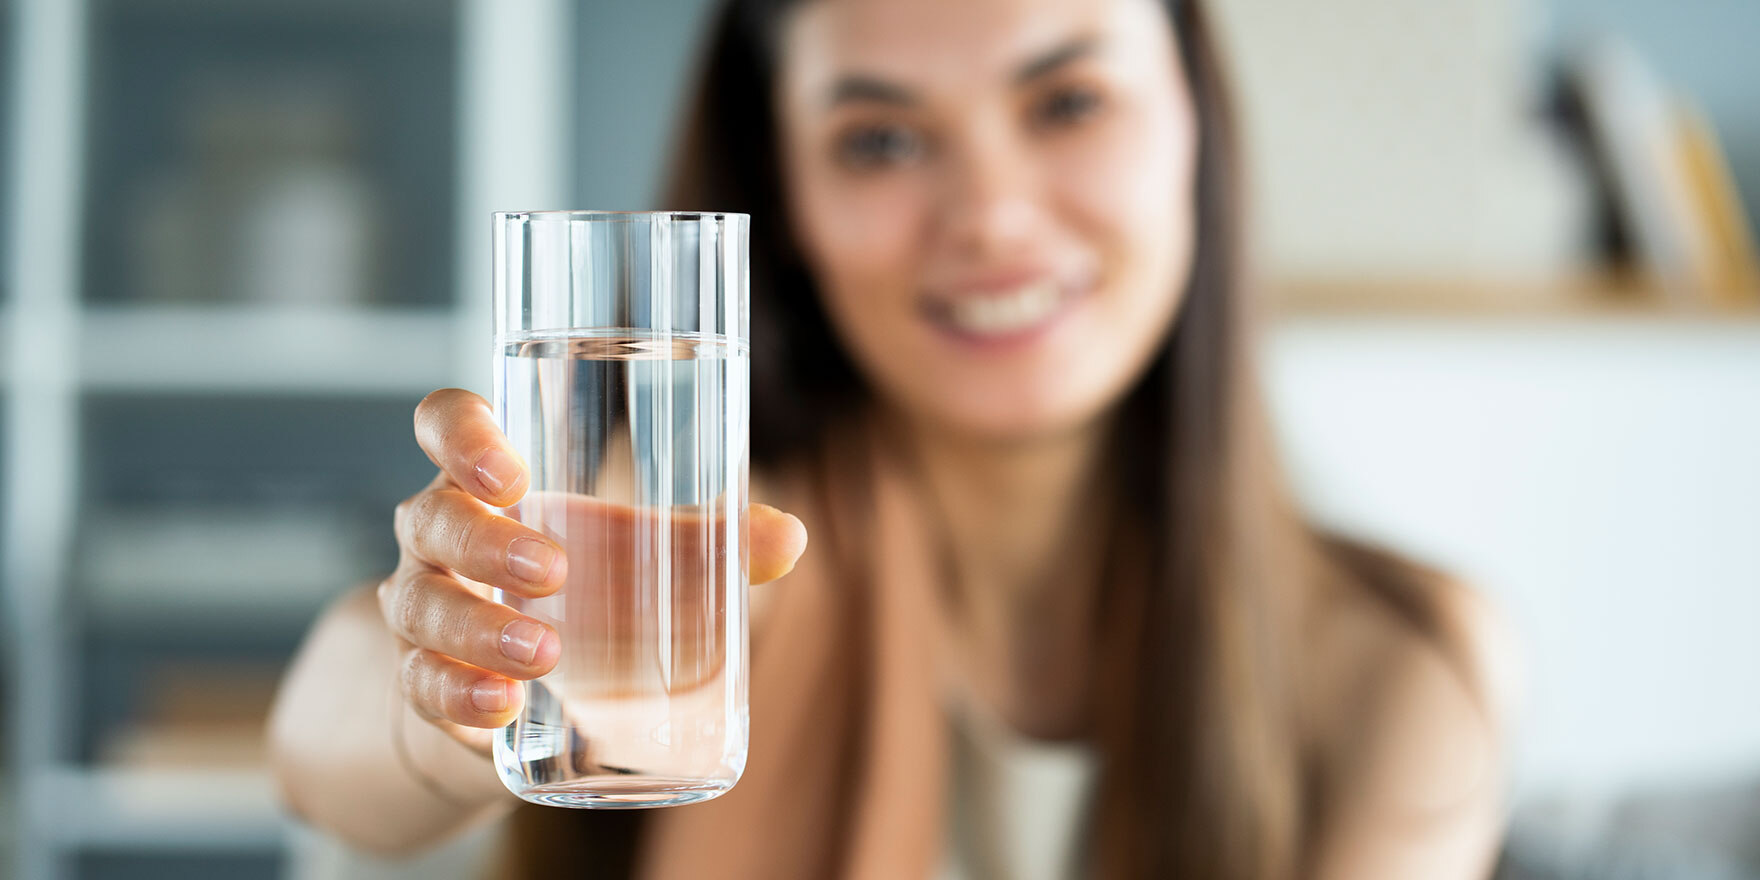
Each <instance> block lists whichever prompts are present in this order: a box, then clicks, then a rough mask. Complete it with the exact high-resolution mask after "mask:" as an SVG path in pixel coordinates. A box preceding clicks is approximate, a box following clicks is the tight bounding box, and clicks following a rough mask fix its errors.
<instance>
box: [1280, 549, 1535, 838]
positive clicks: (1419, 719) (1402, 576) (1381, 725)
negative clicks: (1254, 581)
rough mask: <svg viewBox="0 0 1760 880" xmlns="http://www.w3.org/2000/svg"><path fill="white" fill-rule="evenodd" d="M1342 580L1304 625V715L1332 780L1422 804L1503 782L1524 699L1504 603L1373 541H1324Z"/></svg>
mask: <svg viewBox="0 0 1760 880" xmlns="http://www.w3.org/2000/svg"><path fill="white" fill-rule="evenodd" d="M1322 549H1323V552H1324V553H1325V556H1326V558H1327V560H1328V562H1329V565H1327V566H1326V568H1327V570H1328V571H1330V572H1331V576H1330V577H1327V578H1325V579H1324V581H1325V583H1324V585H1323V586H1322V587H1321V588H1320V589H1319V591H1318V593H1317V601H1316V602H1315V603H1313V605H1312V607H1311V608H1310V610H1309V613H1308V615H1307V620H1306V621H1305V623H1306V625H1305V627H1304V630H1303V632H1304V639H1303V642H1304V647H1305V648H1306V651H1305V652H1304V653H1305V657H1304V658H1303V661H1304V662H1303V667H1304V670H1305V675H1306V678H1305V680H1304V681H1303V688H1302V694H1303V700H1304V706H1303V709H1304V711H1303V716H1304V717H1305V718H1307V719H1308V720H1309V725H1308V737H1307V740H1308V743H1309V746H1310V754H1311V756H1312V758H1313V759H1314V760H1315V762H1316V764H1317V765H1318V769H1319V770H1320V773H1321V775H1322V777H1332V778H1333V779H1334V780H1338V779H1348V780H1349V782H1350V785H1349V787H1350V788H1351V789H1352V790H1354V791H1355V792H1357V795H1358V796H1360V797H1366V798H1369V799H1372V800H1377V801H1381V802H1383V803H1391V804H1398V805H1404V806H1410V807H1414V808H1434V807H1439V806H1443V805H1446V804H1449V803H1453V802H1456V801H1458V800H1460V799H1461V798H1463V797H1467V796H1469V795H1470V794H1471V793H1473V792H1475V791H1479V790H1481V789H1482V787H1483V786H1485V785H1486V784H1488V783H1489V782H1490V781H1492V780H1494V779H1495V778H1496V777H1497V776H1498V775H1499V771H1500V768H1501V764H1502V752H1503V748H1502V740H1503V730H1504V727H1505V725H1506V723H1507V715H1508V712H1509V707H1510V704H1511V702H1512V700H1513V692H1514V671H1513V663H1512V656H1513V653H1514V652H1513V648H1512V639H1511V636H1510V635H1509V632H1508V627H1507V626H1506V625H1505V624H1504V622H1503V620H1502V618H1501V615H1500V614H1499V613H1498V612H1497V610H1496V609H1495V607H1494V606H1493V605H1492V604H1491V603H1490V602H1489V601H1488V600H1487V599H1486V598H1485V597H1484V595H1483V594H1481V593H1480V592H1479V591H1478V590H1476V589H1474V588H1473V587H1472V586H1471V585H1469V584H1467V583H1466V582H1464V581H1462V580H1460V579H1459V578H1456V577H1453V576H1451V575H1448V574H1445V573H1443V572H1440V571H1437V570H1435V569H1431V568H1428V567H1426V566H1423V565H1420V564H1418V563H1416V562H1413V561H1412V560H1410V559H1407V558H1404V557H1402V556H1398V555H1396V554H1393V553H1390V552H1388V551H1385V550H1382V549H1379V548H1375V547H1372V546H1369V545H1366V544H1362V543H1358V542H1354V541H1347V540H1343V539H1338V538H1328V539H1325V540H1324V541H1323V542H1322Z"/></svg>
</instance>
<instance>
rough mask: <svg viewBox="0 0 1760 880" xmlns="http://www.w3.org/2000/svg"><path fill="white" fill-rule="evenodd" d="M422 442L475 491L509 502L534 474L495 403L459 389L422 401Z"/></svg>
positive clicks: (503, 503) (418, 437) (462, 485)
mask: <svg viewBox="0 0 1760 880" xmlns="http://www.w3.org/2000/svg"><path fill="white" fill-rule="evenodd" d="M415 423H416V442H417V443H419V444H421V447H422V451H423V452H426V453H427V454H428V458H430V459H432V460H433V462H434V464H435V465H436V466H438V467H439V468H440V469H441V470H443V471H445V472H446V475H447V476H448V477H450V478H451V479H452V482H453V483H455V484H457V485H458V486H459V488H461V489H464V490H465V491H467V492H469V493H470V494H472V495H475V496H476V497H478V498H480V499H482V500H483V501H485V502H487V503H489V504H493V505H495V506H496V507H506V506H508V505H510V504H512V503H514V502H515V501H518V500H519V499H520V497H521V496H522V495H524V494H525V493H526V487H527V484H528V482H529V475H528V474H527V471H526V466H525V462H523V461H521V460H520V457H519V455H518V454H517V453H515V452H514V451H513V447H512V446H510V445H509V444H508V442H507V437H506V436H505V435H503V434H502V433H501V428H500V426H499V425H497V424H496V423H495V412H494V410H493V409H491V408H490V406H489V402H488V401H486V400H484V399H483V398H481V397H478V396H477V395H475V394H472V393H471V392H469V391H465V390H462V389H459V388H442V389H440V390H439V391H435V392H434V393H432V394H429V395H428V396H427V397H424V398H422V402H421V403H420V404H419V405H417V406H416V416H415Z"/></svg>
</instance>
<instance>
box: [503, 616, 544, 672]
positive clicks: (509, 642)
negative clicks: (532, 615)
mask: <svg viewBox="0 0 1760 880" xmlns="http://www.w3.org/2000/svg"><path fill="white" fill-rule="evenodd" d="M547 631H548V630H546V629H545V628H544V625H543V624H541V623H534V622H532V621H530V620H515V621H512V622H510V623H508V624H507V625H506V626H504V627H502V628H501V653H502V655H503V656H505V657H507V659H509V660H514V661H517V662H520V663H524V664H526V665H528V666H530V665H531V664H532V663H533V662H534V661H536V660H537V659H538V645H539V644H540V643H542V642H543V640H544V634H545V633H546V632H547Z"/></svg>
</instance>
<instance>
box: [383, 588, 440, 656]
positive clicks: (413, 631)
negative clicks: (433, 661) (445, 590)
mask: <svg viewBox="0 0 1760 880" xmlns="http://www.w3.org/2000/svg"><path fill="white" fill-rule="evenodd" d="M432 577H434V575H430V574H423V575H419V576H417V577H415V578H412V579H411V582H409V583H406V584H404V585H403V586H402V587H401V588H400V589H395V590H393V591H392V595H391V607H390V609H389V610H388V612H387V618H386V619H387V621H388V622H390V624H391V626H392V628H393V629H395V630H397V632H398V633H400V634H401V635H403V636H404V637H405V638H407V639H409V640H410V641H412V642H425V641H427V632H426V630H427V629H428V626H427V624H428V608H429V606H430V605H432V604H433V603H431V602H425V601H423V600H424V599H425V598H427V594H429V593H431V592H432V590H431V588H430V589H424V588H425V587H429V586H430V585H429V584H428V583H427V581H428V579H429V578H432Z"/></svg>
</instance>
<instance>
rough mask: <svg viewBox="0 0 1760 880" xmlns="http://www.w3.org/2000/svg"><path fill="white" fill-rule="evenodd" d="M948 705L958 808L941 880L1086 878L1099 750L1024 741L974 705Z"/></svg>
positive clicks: (952, 787)
mask: <svg viewBox="0 0 1760 880" xmlns="http://www.w3.org/2000/svg"><path fill="white" fill-rule="evenodd" d="M948 702H949V711H948V723H949V727H950V730H949V733H950V741H951V746H952V752H953V755H952V757H953V761H952V768H951V772H950V773H949V777H950V778H949V790H948V805H949V806H950V807H951V809H950V810H949V814H948V821H947V834H946V838H945V841H944V843H943V846H942V850H941V859H940V863H939V864H938V865H937V867H936V871H935V878H936V880H1069V878H1074V877H1078V876H1080V873H1079V872H1078V871H1077V870H1076V867H1077V864H1078V862H1077V859H1078V858H1079V857H1080V852H1079V851H1080V843H1081V840H1082V838H1083V837H1084V835H1085V831H1086V827H1085V826H1086V822H1085V819H1086V817H1087V813H1088V799H1089V796H1090V793H1091V791H1092V786H1093V784H1094V780H1095V777H1096V775H1097V773H1098V759H1097V757H1096V756H1095V754H1094V751H1093V749H1092V748H1091V747H1089V746H1088V745H1086V744H1084V743H1077V742H1071V743H1061V742H1047V741H1043V740H1036V739H1032V738H1029V737H1025V736H1022V735H1021V734H1019V733H1017V732H1016V731H1015V730H1014V729H1013V728H1011V727H1009V726H1008V725H1007V724H1006V723H1005V722H1004V721H1003V720H1002V719H1000V718H998V717H996V715H995V714H994V713H992V712H991V711H989V710H988V708H987V707H985V706H983V705H981V704H979V703H977V702H975V701H972V700H970V699H958V698H954V699H950V700H949V701H948Z"/></svg>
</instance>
